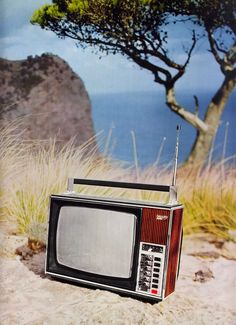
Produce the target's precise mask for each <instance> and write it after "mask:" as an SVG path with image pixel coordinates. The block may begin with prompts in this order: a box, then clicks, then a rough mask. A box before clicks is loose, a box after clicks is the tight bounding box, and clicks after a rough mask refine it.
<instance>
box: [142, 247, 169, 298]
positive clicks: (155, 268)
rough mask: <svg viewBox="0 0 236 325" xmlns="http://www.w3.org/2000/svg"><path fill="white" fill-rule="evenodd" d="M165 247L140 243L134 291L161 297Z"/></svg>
mask: <svg viewBox="0 0 236 325" xmlns="http://www.w3.org/2000/svg"><path fill="white" fill-rule="evenodd" d="M164 257H165V246H163V245H156V244H148V243H142V242H141V243H140V254H139V267H138V276H137V287H136V291H139V292H143V293H146V294H148V295H152V296H153V295H154V296H161V294H162V281H163V269H164Z"/></svg>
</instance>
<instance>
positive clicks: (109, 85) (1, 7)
mask: <svg viewBox="0 0 236 325" xmlns="http://www.w3.org/2000/svg"><path fill="white" fill-rule="evenodd" d="M45 3H50V0H17V1H16V0H0V45H1V46H0V57H3V58H6V59H10V60H18V59H25V58H26V57H27V56H28V55H33V56H34V55H41V54H42V53H45V52H48V53H53V54H56V55H59V56H60V57H61V58H63V59H64V60H66V61H67V62H68V63H69V65H70V66H71V67H72V69H73V70H74V71H75V72H76V73H77V74H78V75H79V76H80V77H81V78H82V80H83V81H84V83H85V86H86V88H87V90H88V92H89V94H91V95H92V94H99V93H119V92H139V91H156V90H157V89H161V86H160V85H157V84H156V83H154V82H153V76H152V74H151V73H149V72H147V71H145V70H141V69H140V68H139V67H138V66H137V65H136V64H134V63H132V62H131V61H128V60H127V59H126V58H125V57H122V56H120V55H109V56H103V57H102V58H101V59H99V55H96V54H93V53H92V52H91V49H89V48H87V49H86V50H82V49H79V48H78V47H76V45H75V42H74V41H73V40H70V39H64V40H62V39H59V38H58V37H57V36H56V35H55V34H54V33H52V32H50V31H45V30H42V29H41V28H40V27H39V26H33V25H31V24H30V18H31V16H32V14H33V12H34V10H36V9H37V8H39V7H40V6H41V5H43V4H45ZM189 32H190V31H189ZM186 44H187V43H186V41H185V36H183V34H181V35H180V33H179V35H178V34H176V37H175V39H174V41H172V46H173V49H175V55H176V57H177V58H178V59H179V60H181V59H183V51H182V50H181V47H182V45H186ZM222 80H223V79H222V75H221V73H220V70H219V67H218V65H217V64H216V63H215V61H214V60H213V59H212V57H211V54H210V53H209V52H208V51H206V44H205V43H204V42H203V41H202V42H200V43H199V44H198V46H197V48H196V51H195V53H194V55H193V57H192V60H191V64H190V66H189V67H188V70H187V73H186V76H184V78H182V79H181V80H180V81H179V82H178V85H177V88H179V89H180V88H181V89H182V90H185V91H189V90H192V89H196V90H198V89H201V90H203V89H204V90H206V91H211V90H212V91H215V90H216V89H217V87H218V86H219V85H220V84H221V82H222Z"/></svg>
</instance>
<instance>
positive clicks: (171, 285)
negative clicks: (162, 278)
mask: <svg viewBox="0 0 236 325" xmlns="http://www.w3.org/2000/svg"><path fill="white" fill-rule="evenodd" d="M182 217H183V208H180V209H176V210H173V217H172V218H173V219H172V227H171V237H170V245H169V258H168V269H167V276H166V290H165V297H167V296H168V295H169V294H171V293H172V292H173V291H174V290H175V283H176V278H177V272H178V266H179V257H180V250H181V239H182Z"/></svg>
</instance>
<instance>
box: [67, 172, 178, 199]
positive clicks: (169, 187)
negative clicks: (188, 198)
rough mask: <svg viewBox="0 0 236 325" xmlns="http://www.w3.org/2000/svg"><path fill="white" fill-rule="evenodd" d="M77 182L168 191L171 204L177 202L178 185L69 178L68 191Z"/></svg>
mask: <svg viewBox="0 0 236 325" xmlns="http://www.w3.org/2000/svg"><path fill="white" fill-rule="evenodd" d="M75 184H76V185H89V186H105V187H117V188H128V189H136V190H146V191H156V192H166V193H169V203H171V204H174V203H177V189H176V186H174V185H155V184H144V183H128V182H116V181H104V180H97V179H96V180H95V179H85V178H69V179H68V186H67V190H68V192H73V189H74V185H75Z"/></svg>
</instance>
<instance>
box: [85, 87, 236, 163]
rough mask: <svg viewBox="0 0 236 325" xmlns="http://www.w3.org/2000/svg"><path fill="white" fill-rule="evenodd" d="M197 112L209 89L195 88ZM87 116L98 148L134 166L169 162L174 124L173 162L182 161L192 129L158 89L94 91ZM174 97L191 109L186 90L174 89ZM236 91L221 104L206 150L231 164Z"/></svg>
mask: <svg viewBox="0 0 236 325" xmlns="http://www.w3.org/2000/svg"><path fill="white" fill-rule="evenodd" d="M196 95H197V96H198V99H199V115H200V116H201V117H203V116H204V112H205V108H206V107H207V104H208V103H209V101H210V99H211V97H212V96H213V94H211V93H208V92H198V93H197V94H196ZM90 97H91V102H92V116H93V123H94V128H95V131H96V133H97V141H98V143H99V150H100V152H101V153H103V154H105V155H108V156H110V157H111V158H113V159H114V160H122V161H126V162H128V163H129V164H130V165H133V164H134V163H135V162H136V164H137V163H138V165H139V167H141V168H142V167H147V166H150V165H165V164H168V163H171V161H172V160H173V157H174V152H175V143H176V127H177V125H180V126H181V131H180V135H179V162H180V163H181V162H183V161H184V160H185V159H186V158H187V156H188V154H189V152H190V150H191V147H192V145H193V142H194V139H195V136H196V130H195V129H194V128H193V127H192V126H191V125H190V124H188V123H187V122H185V121H184V120H182V119H181V118H180V117H178V116H177V115H176V114H174V113H173V112H171V111H170V109H169V108H168V107H167V106H166V104H165V97H164V93H162V92H160V91H159V92H158V91H157V92H137V93H112V94H109V93H107V94H94V95H92V96H90ZM177 99H178V101H179V102H180V103H182V104H183V106H185V107H188V109H189V110H190V111H192V112H194V110H195V108H194V106H195V103H194V99H193V96H192V94H190V92H189V91H188V92H183V91H182V92H180V93H178V95H177ZM234 155H236V92H234V93H233V94H231V97H230V98H229V100H228V102H227V104H226V107H225V109H224V112H223V115H222V119H221V122H220V126H219V129H218V132H217V135H216V137H215V139H214V143H213V146H212V150H211V155H210V157H211V159H212V160H213V161H219V160H221V159H222V158H223V159H226V158H227V159H228V162H231V163H233V164H236V159H235V157H234V158H232V159H231V158H230V157H232V156H234Z"/></svg>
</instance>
